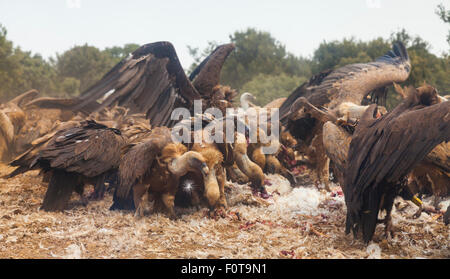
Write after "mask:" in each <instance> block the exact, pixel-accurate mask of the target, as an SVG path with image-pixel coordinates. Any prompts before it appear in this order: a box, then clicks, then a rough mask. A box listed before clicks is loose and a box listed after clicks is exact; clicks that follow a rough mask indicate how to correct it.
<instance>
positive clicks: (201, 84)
mask: <svg viewBox="0 0 450 279" xmlns="http://www.w3.org/2000/svg"><path fill="white" fill-rule="evenodd" d="M233 49H234V44H225V45H221V46H218V47H217V48H216V49H215V50H214V51H213V52H212V53H211V54H210V55H209V56H208V57H207V58H206V59H205V60H204V61H203V62H202V63H201V64H200V65H199V66H198V67H197V68H196V69H195V70H194V71H193V72H192V74H191V75H190V77H189V78H188V77H187V76H186V74H185V72H184V70H183V68H182V67H181V64H180V62H179V60H178V56H177V54H176V52H175V48H174V47H173V45H172V44H171V43H170V42H156V43H150V44H146V45H143V46H141V47H139V48H138V49H137V50H135V51H134V52H133V53H131V54H130V55H129V56H128V57H127V58H125V59H123V60H122V61H120V62H119V63H118V64H117V65H115V66H114V67H113V68H112V69H111V70H110V71H109V72H108V73H106V74H105V75H104V76H103V78H102V79H101V80H100V81H98V82H97V83H96V84H94V85H93V86H92V87H90V88H88V89H87V90H86V91H84V92H83V93H82V94H81V95H80V96H79V97H78V98H76V99H72V100H61V102H62V104H61V105H59V104H58V102H59V101H58V100H48V101H47V102H45V101H44V102H40V103H39V105H40V106H44V107H49V106H50V107H56V108H58V107H64V108H65V109H70V110H74V111H84V112H87V113H91V112H94V111H98V110H101V109H103V108H106V107H109V106H114V105H115V104H117V105H119V106H122V107H126V108H128V109H130V113H144V114H145V115H146V117H147V118H148V119H149V120H150V124H151V125H152V126H154V127H155V126H168V127H171V126H173V125H174V124H175V121H174V120H171V119H170V116H171V113H172V111H173V110H174V109H175V108H178V107H184V108H187V109H189V110H193V104H194V100H202V101H203V108H202V109H206V108H208V107H218V108H222V109H225V108H226V107H231V106H232V104H231V101H232V99H233V98H234V97H235V95H236V94H237V93H236V91H234V90H231V89H230V88H229V87H226V86H220V85H219V81H220V71H221V68H222V65H223V63H224V62H225V60H226V58H227V57H228V55H229V54H230V53H231V51H232V50H233ZM35 105H37V104H35Z"/></svg>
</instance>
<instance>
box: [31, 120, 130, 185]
mask: <svg viewBox="0 0 450 279" xmlns="http://www.w3.org/2000/svg"><path fill="white" fill-rule="evenodd" d="M124 143H125V141H124V139H123V138H122V136H121V135H120V132H118V130H115V129H110V128H107V127H106V126H104V125H101V124H98V123H96V122H95V121H86V122H84V123H83V124H82V125H81V126H80V127H75V128H71V129H67V130H63V131H60V132H58V133H56V134H55V135H54V136H53V138H52V139H51V140H50V142H49V143H48V144H47V146H46V147H45V148H44V149H42V150H41V151H40V152H39V155H38V156H37V158H36V159H35V162H33V163H32V166H31V167H33V166H34V164H39V166H40V167H41V168H44V169H60V170H65V171H67V172H75V173H79V174H82V175H84V176H87V177H95V176H97V175H100V174H102V173H104V172H106V171H108V170H110V169H113V168H117V167H118V166H119V161H120V149H121V148H122V146H123V145H124Z"/></svg>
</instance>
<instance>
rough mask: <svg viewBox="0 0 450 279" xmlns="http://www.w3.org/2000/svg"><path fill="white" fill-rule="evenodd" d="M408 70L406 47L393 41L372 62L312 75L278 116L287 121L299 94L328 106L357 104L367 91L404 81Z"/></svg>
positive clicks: (317, 104) (318, 105) (409, 66)
mask: <svg viewBox="0 0 450 279" xmlns="http://www.w3.org/2000/svg"><path fill="white" fill-rule="evenodd" d="M410 72H411V63H410V61H409V56H408V52H407V51H406V48H405V46H404V45H403V44H402V43H401V42H398V43H395V44H394V45H393V49H392V50H390V51H389V52H388V53H386V54H385V55H384V56H382V57H380V58H378V59H376V60H375V61H374V62H370V63H357V64H350V65H346V66H343V67H340V68H338V69H336V70H333V71H325V72H323V73H320V74H319V75H317V76H315V77H313V79H312V80H310V81H309V83H307V84H305V85H303V86H302V87H300V88H297V89H296V90H295V91H294V92H293V93H292V94H291V95H292V97H291V96H290V97H288V98H287V100H286V101H285V103H284V104H283V105H282V106H281V108H280V112H281V114H280V118H281V119H282V121H284V122H286V121H287V120H285V119H284V118H286V117H287V115H286V114H289V109H288V108H290V105H292V104H293V103H294V102H295V100H296V99H297V98H298V97H305V98H306V99H307V100H308V101H309V102H310V103H311V104H313V105H314V106H317V107H320V106H324V107H328V108H329V109H332V108H333V107H334V106H337V105H339V104H340V103H342V102H352V103H354V104H357V105H360V104H361V101H362V100H363V99H364V98H365V97H366V96H367V95H368V94H369V93H371V92H374V91H376V89H378V88H382V87H385V86H387V85H391V84H392V83H393V82H403V81H405V80H406V79H407V78H408V76H409V73H410ZM378 97H380V96H378Z"/></svg>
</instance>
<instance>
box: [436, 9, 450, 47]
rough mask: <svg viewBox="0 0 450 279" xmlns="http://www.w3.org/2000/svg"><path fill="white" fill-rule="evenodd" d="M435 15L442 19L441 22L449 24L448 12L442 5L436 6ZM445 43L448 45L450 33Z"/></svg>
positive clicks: (449, 15) (449, 13)
mask: <svg viewBox="0 0 450 279" xmlns="http://www.w3.org/2000/svg"><path fill="white" fill-rule="evenodd" d="M436 14H437V15H438V16H439V17H440V18H441V19H442V21H444V22H445V23H448V24H450V10H446V9H445V7H444V5H443V4H440V5H438V6H437V10H436ZM447 42H448V44H449V45H450V31H449V32H448V35H447Z"/></svg>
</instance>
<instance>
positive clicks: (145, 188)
mask: <svg viewBox="0 0 450 279" xmlns="http://www.w3.org/2000/svg"><path fill="white" fill-rule="evenodd" d="M188 172H199V173H202V175H207V173H208V167H207V166H206V163H205V159H204V158H203V156H202V155H200V154H199V153H197V152H193V151H189V152H188V151H187V148H186V147H185V146H184V145H183V144H181V143H173V142H172V137H171V130H170V129H169V128H166V127H156V128H154V129H153V130H152V131H151V133H150V134H149V136H148V137H147V138H146V139H145V140H144V141H143V142H141V143H138V144H136V145H130V146H129V147H128V150H125V154H124V155H123V157H122V160H121V162H120V166H119V186H118V187H117V188H116V191H115V193H114V204H113V205H112V206H111V210H116V209H126V210H132V209H136V214H137V215H138V216H142V215H143V214H144V209H145V206H146V203H147V202H148V201H151V200H153V201H154V202H155V203H154V209H156V210H160V209H166V210H167V213H168V215H169V217H170V218H175V217H176V216H175V211H174V201H175V194H176V192H177V190H178V184H179V178H180V177H182V176H183V175H186V173H188Z"/></svg>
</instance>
